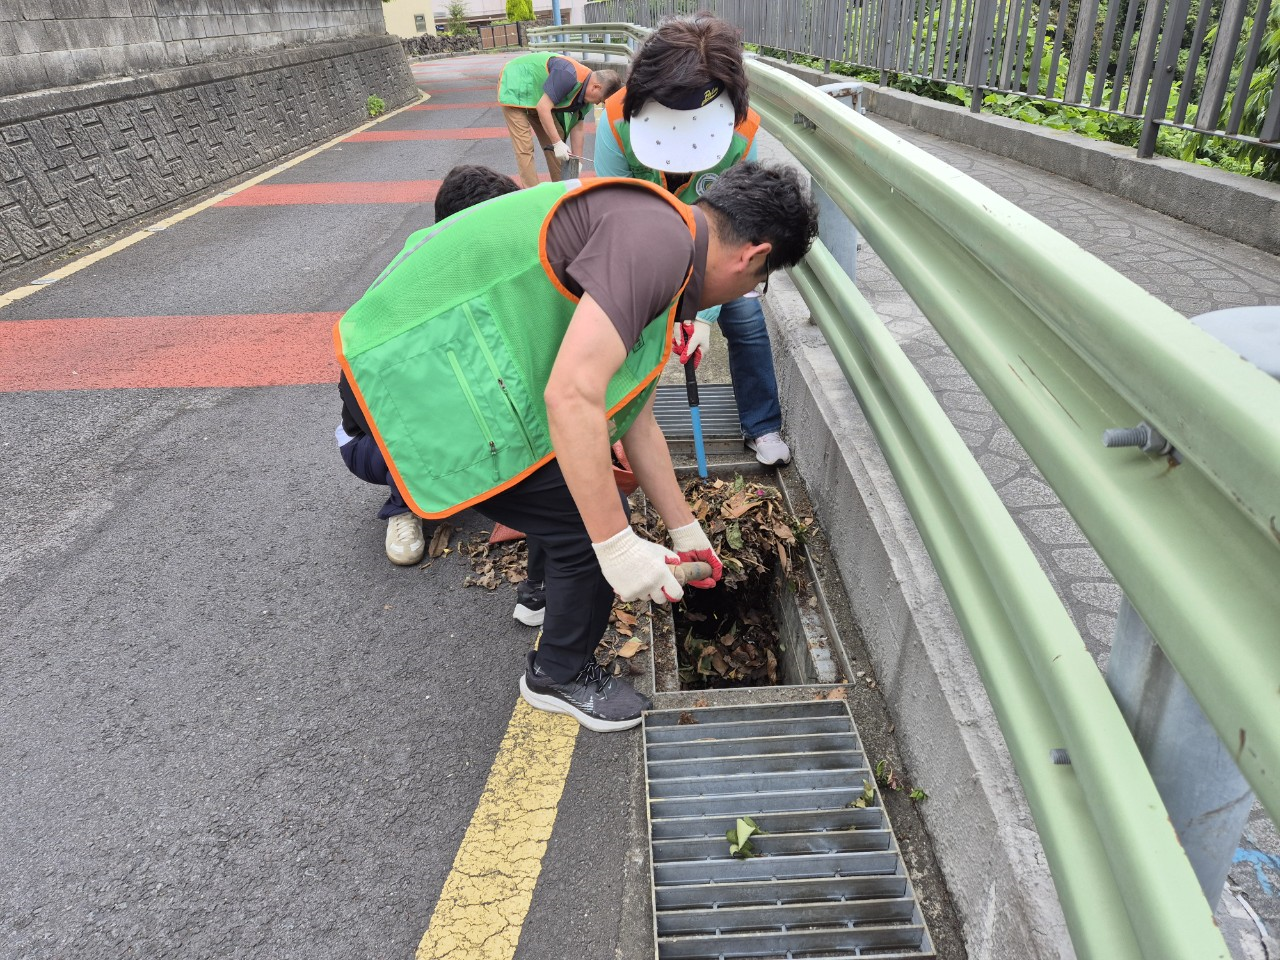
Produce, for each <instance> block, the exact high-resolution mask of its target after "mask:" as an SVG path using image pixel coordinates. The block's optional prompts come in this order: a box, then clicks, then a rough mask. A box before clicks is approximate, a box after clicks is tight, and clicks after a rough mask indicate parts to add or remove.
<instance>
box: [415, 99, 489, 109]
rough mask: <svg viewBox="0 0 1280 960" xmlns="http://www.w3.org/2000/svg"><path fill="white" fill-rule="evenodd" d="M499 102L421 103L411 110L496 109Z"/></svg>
mask: <svg viewBox="0 0 1280 960" xmlns="http://www.w3.org/2000/svg"><path fill="white" fill-rule="evenodd" d="M496 106H498V101H497V100H468V101H467V102H466V103H420V104H418V105H417V106H416V107H410V108H409V109H410V110H475V109H476V108H478V107H480V108H483V107H496Z"/></svg>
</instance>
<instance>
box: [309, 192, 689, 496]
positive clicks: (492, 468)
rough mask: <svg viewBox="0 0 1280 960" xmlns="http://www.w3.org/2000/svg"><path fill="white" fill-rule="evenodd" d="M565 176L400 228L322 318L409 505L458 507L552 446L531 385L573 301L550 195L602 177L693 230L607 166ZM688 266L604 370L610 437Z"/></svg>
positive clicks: (541, 377)
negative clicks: (347, 296) (385, 252)
mask: <svg viewBox="0 0 1280 960" xmlns="http://www.w3.org/2000/svg"><path fill="white" fill-rule="evenodd" d="M575 184H577V181H569V182H567V183H547V184H542V185H540V186H537V187H533V188H530V189H527V190H519V191H517V192H515V193H511V194H507V195H505V196H502V197H499V198H496V199H494V200H489V201H487V202H485V203H481V204H478V205H477V206H474V207H470V208H468V209H467V210H464V211H462V212H460V213H457V214H455V215H454V216H452V217H450V218H449V219H447V220H444V221H442V222H441V223H438V224H436V225H435V226H434V227H431V228H428V229H426V230H421V231H419V232H417V233H415V234H413V235H412V236H411V237H409V239H408V241H407V242H406V244H405V247H404V250H402V251H401V253H400V254H399V255H398V256H397V257H396V259H395V260H393V261H392V262H391V264H390V266H388V267H387V268H386V269H385V270H384V271H383V272H382V275H381V276H379V277H378V279H377V280H376V281H374V284H373V286H372V287H370V288H369V290H368V292H367V293H365V295H364V296H363V297H361V298H360V300H359V301H357V302H356V304H355V305H354V306H353V307H352V308H351V309H350V310H348V311H347V312H346V313H345V314H344V315H343V317H342V319H341V320H339V321H338V324H337V326H336V327H335V328H334V342H335V345H336V348H337V353H338V360H339V362H340V363H341V364H342V367H343V370H344V371H345V373H346V375H347V379H348V381H349V382H350V384H351V387H352V390H353V392H354V394H355V396H356V399H357V400H358V401H359V404H360V408H361V409H362V410H363V411H364V413H365V417H366V418H367V420H368V422H369V430H370V433H371V434H372V435H373V437H374V439H375V440H376V441H377V443H378V446H379V448H381V450H382V454H383V457H384V458H385V459H386V461H387V466H388V467H389V468H390V470H391V473H392V476H394V477H395V480H396V485H397V487H398V488H399V489H400V492H401V494H402V495H403V496H404V499H405V502H406V503H407V504H408V505H409V507H410V508H411V509H412V510H413V511H414V512H415V513H417V514H419V515H420V516H423V517H428V518H438V517H447V516H449V515H450V514H453V513H456V512H458V511H459V510H463V509H465V508H467V507H470V506H472V505H474V504H476V503H479V502H480V501H483V500H485V499H487V498H488V497H491V496H493V495H494V494H495V493H498V492H499V491H501V490H504V489H506V488H508V487H510V486H512V485H514V484H515V483H518V482H519V481H520V480H522V479H524V478H525V477H527V476H528V475H529V474H531V473H532V472H533V471H534V470H536V469H538V468H539V467H541V466H542V465H543V464H545V463H547V462H548V461H550V460H551V458H552V457H554V456H555V450H554V449H553V448H552V445H551V433H550V428H549V427H548V425H547V408H546V402H545V401H544V400H543V391H544V390H545V388H546V385H547V381H548V379H549V378H550V376H551V367H552V365H553V364H554V363H555V358H556V354H557V353H558V352H559V349H560V342H561V341H562V340H563V339H564V334H565V331H566V330H567V329H568V327H569V321H570V320H571V319H572V317H573V312H574V309H575V308H576V306H577V303H578V298H577V297H575V296H574V295H573V294H572V293H570V292H569V291H568V290H567V289H566V288H565V287H564V286H562V285H561V284H560V282H559V281H558V280H557V279H556V277H555V275H554V273H553V272H552V270H551V266H550V264H549V262H548V260H547V253H546V230H547V225H548V224H549V223H550V221H551V217H552V216H553V215H554V213H555V211H556V210H557V209H558V207H559V205H560V204H561V203H563V202H564V200H565V199H567V198H569V197H573V196H577V195H578V194H581V193H583V192H584V191H586V190H591V189H596V188H598V187H600V186H605V185H612V186H619V185H621V186H625V187H630V188H639V189H648V190H653V191H654V192H655V193H657V194H658V195H660V196H662V197H664V198H666V199H667V200H669V201H670V202H671V204H672V206H673V207H674V208H675V210H676V211H677V212H678V213H679V214H680V216H681V217H682V218H683V219H684V221H685V224H686V226H688V228H689V232H690V234H691V235H696V226H695V222H694V219H693V214H692V212H691V211H690V210H689V208H688V207H686V206H685V205H684V204H682V203H680V202H679V201H677V200H675V199H674V198H672V197H671V196H670V195H669V194H667V193H664V192H662V191H661V190H659V189H658V188H656V187H652V186H649V185H648V184H643V183H640V182H638V181H634V180H624V179H609V178H602V179H599V180H593V181H591V182H590V183H588V184H586V185H575ZM692 273H693V270H692V267H690V269H689V271H688V272H687V273H686V274H685V277H684V279H683V281H682V282H681V284H680V289H679V290H678V291H677V292H676V295H675V297H674V298H673V299H672V301H671V303H670V305H669V306H668V307H667V309H666V310H665V311H663V312H662V313H660V314H659V315H658V316H657V317H655V318H653V320H651V321H650V322H649V323H648V324H647V325H646V326H645V327H644V329H643V330H642V331H641V333H640V337H639V339H638V340H637V341H636V343H635V345H634V346H633V347H632V348H631V350H630V352H629V353H628V354H627V357H626V359H625V360H624V361H623V364H622V366H621V368H619V370H618V372H617V373H615V374H614V375H613V378H612V379H611V380H610V381H609V386H608V389H607V391H606V394H605V408H606V415H607V416H608V417H610V418H611V419H612V423H611V425H610V427H611V436H610V439H611V440H614V439H617V438H618V437H621V436H622V435H623V434H624V433H626V431H627V429H628V428H629V427H630V426H631V424H632V422H633V421H634V420H635V418H636V416H637V415H638V414H639V413H640V412H641V411H642V410H643V409H644V405H645V403H646V402H647V401H648V398H649V394H650V393H651V392H652V391H653V389H654V387H655V386H656V385H657V380H658V375H659V374H660V373H661V372H662V368H663V365H664V364H665V363H666V361H667V357H668V356H669V354H670V350H671V331H672V326H673V323H674V320H675V313H676V306H677V304H678V303H679V300H680V295H681V294H682V293H683V292H684V287H685V284H687V283H688V282H689V277H690V276H692Z"/></svg>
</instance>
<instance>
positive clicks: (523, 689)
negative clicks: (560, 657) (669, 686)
mask: <svg viewBox="0 0 1280 960" xmlns="http://www.w3.org/2000/svg"><path fill="white" fill-rule="evenodd" d="M520 695H521V696H522V697H524V699H525V700H526V701H528V703H529V705H530V706H533V707H537V708H538V709H539V710H546V711H548V712H550V713H566V714H568V715H569V716H571V717H573V718H574V719H575V720H577V721H578V722H579V723H580V724H582V725H583V726H584V727H586V728H587V729H588V730H595V731H596V732H597V733H609V732H610V731H613V730H628V729H630V728H631V727H634V726H636V725H638V724H639V723H640V721H641V719H642V717H641V714H643V713H644V712H645V711H646V710H648V709H649V708H650V707H651V706H653V704H652V703H651V702H650V700H649V698H648V697H646V696H644V695H643V694H641V693H637V692H636V689H635V688H634V687H632V686H631V684H629V683H627V682H626V681H624V680H619V679H618V678H617V677H614V676H610V675H609V674H608V673H607V672H606V671H605V670H603V669H602V668H601V667H600V665H599V664H597V663H596V661H595V658H594V657H593V658H592V659H590V660H588V661H587V662H586V663H585V664H583V667H582V669H581V670H579V671H578V675H577V676H576V677H574V678H573V679H572V680H568V681H566V682H564V683H556V682H555V681H554V680H552V679H551V678H550V677H548V676H547V675H546V674H545V673H543V672H542V671H541V670H539V669H538V667H537V666H536V665H535V664H534V653H533V651H532V650H531V651H529V659H528V662H527V664H526V665H525V670H524V676H523V677H521V678H520Z"/></svg>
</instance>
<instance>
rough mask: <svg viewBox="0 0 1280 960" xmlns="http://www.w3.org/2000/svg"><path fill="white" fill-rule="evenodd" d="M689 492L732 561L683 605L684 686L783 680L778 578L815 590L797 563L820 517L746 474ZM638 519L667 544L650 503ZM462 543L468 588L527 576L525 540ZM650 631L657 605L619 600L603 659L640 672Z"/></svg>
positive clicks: (800, 590)
mask: <svg viewBox="0 0 1280 960" xmlns="http://www.w3.org/2000/svg"><path fill="white" fill-rule="evenodd" d="M684 494H685V498H686V499H687V500H688V502H689V504H690V506H691V507H692V509H693V513H694V516H695V517H697V518H698V520H699V521H700V522H701V523H702V525H703V527H704V528H705V529H706V531H707V536H708V537H709V538H710V540H711V544H712V546H713V547H714V548H715V551H716V554H717V555H718V556H719V557H720V560H721V562H723V564H724V576H723V578H722V579H721V581H720V583H719V585H718V586H717V588H716V589H714V590H687V591H686V592H685V600H684V603H683V604H681V605H680V606H679V607H678V608H677V610H676V611H675V622H676V638H677V646H678V647H679V670H680V675H681V681H682V685H683V686H685V687H686V688H690V687H693V688H697V687H729V686H733V687H736V686H760V685H763V684H776V683H777V682H778V655H779V653H780V652H781V651H780V648H779V643H778V630H777V626H776V624H775V623H774V621H773V615H772V614H771V613H770V612H769V611H770V608H771V605H772V598H771V596H770V592H771V591H772V590H773V589H775V587H774V581H775V576H776V575H780V576H781V577H782V580H783V582H784V583H785V584H786V588H787V589H791V590H793V591H795V592H796V593H797V594H800V595H804V594H805V593H806V592H807V590H808V581H807V578H806V576H805V574H804V566H803V564H799V563H797V562H796V560H797V557H798V554H797V551H798V550H800V549H801V548H802V545H803V543H804V541H805V538H806V537H807V536H808V534H809V533H810V531H811V530H812V529H813V519H812V518H811V517H796V516H793V515H792V514H791V513H790V512H788V511H787V509H786V506H785V504H784V502H783V499H782V492H781V491H780V490H779V489H778V488H777V487H775V486H772V485H770V484H765V483H759V482H756V481H754V480H748V479H744V478H743V477H740V476H739V477H734V478H733V479H732V480H722V479H712V480H702V479H699V478H694V479H692V480H690V481H689V482H687V483H686V484H685V485H684ZM631 520H632V526H633V527H635V529H636V532H637V533H639V534H640V535H641V536H642V537H645V538H647V539H649V540H652V541H654V542H656V543H666V538H667V531H666V528H665V527H664V525H663V523H662V521H661V520H660V519H658V517H657V515H656V514H655V513H654V512H653V511H652V510H651V509H647V508H646V509H645V510H643V511H639V510H637V511H636V512H635V513H633V515H632V518H631ZM445 526H446V525H442V527H441V528H440V530H443V529H444V527H445ZM440 530H437V537H433V539H432V544H431V547H430V549H429V550H428V554H429V555H430V556H431V557H435V556H439V555H441V554H442V553H443V554H447V553H448V552H449V549H450V548H449V534H448V533H446V534H444V537H443V540H442V541H441V542H440V543H437V542H436V541H437V539H439V534H440ZM456 549H457V551H458V552H459V553H460V554H461V555H462V556H463V557H465V558H466V559H467V560H468V562H469V563H470V565H471V573H470V574H468V575H467V577H466V578H465V580H464V581H463V586H467V587H482V588H484V589H486V590H496V589H497V588H498V587H499V586H503V585H512V584H516V583H519V582H520V581H521V580H523V579H524V578H525V571H526V565H527V561H528V552H527V549H526V547H525V542H524V541H523V540H511V541H507V542H505V543H490V542H489V538H488V534H487V533H479V534H477V535H475V536H474V537H472V538H471V539H470V540H459V541H458V543H457V546H456ZM775 571H776V572H777V573H776V574H775ZM513 600H514V596H513ZM650 636H652V622H651V620H650V618H649V613H648V604H645V603H623V602H622V601H620V600H619V601H616V602H615V603H614V607H613V611H612V613H611V614H610V617H609V627H608V629H607V630H606V631H605V635H604V638H603V639H602V640H601V641H600V645H599V646H598V647H597V648H596V659H597V661H599V662H600V664H601V665H602V666H605V667H609V668H610V669H611V670H612V672H613V673H614V675H615V676H616V675H619V674H622V673H624V672H628V671H630V672H639V671H640V666H639V664H636V663H634V661H633V659H632V658H634V657H635V655H636V654H638V653H641V652H642V651H644V650H646V649H648V646H649V643H648V638H649V637H650Z"/></svg>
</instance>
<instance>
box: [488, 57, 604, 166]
mask: <svg viewBox="0 0 1280 960" xmlns="http://www.w3.org/2000/svg"><path fill="white" fill-rule="evenodd" d="M621 85H622V81H621V79H619V77H618V75H617V74H616V73H615V72H614V71H612V70H591V69H589V68H587V67H584V66H583V65H582V64H580V63H579V62H578V61H577V60H574V59H573V58H572V57H561V56H556V55H554V54H550V53H527V54H525V55H524V56H522V57H516V58H515V59H514V60H512V61H511V62H510V63H508V64H507V65H506V66H505V67H503V68H502V76H501V78H499V80H498V103H500V104H501V105H502V115H503V117H504V118H505V119H506V121H507V130H508V132H509V133H510V134H511V145H512V147H514V148H515V153H516V165H517V166H518V167H519V168H520V182H521V183H522V184H524V185H525V186H526V187H533V186H537V184H538V168H537V165H536V164H535V163H534V160H533V141H534V137H537V140H538V143H539V144H541V145H542V149H543V151H544V152H545V153H546V156H547V169H548V170H549V171H550V173H551V179H552V180H559V179H560V168H561V165H562V164H563V163H564V161H566V160H568V159H569V156H570V155H571V154H572V155H574V156H579V157H580V156H582V143H583V132H584V130H585V127H584V126H583V125H582V123H581V121H582V119H583V116H584V115H585V114H586V112H587V111H588V110H589V109H590V108H591V107H592V106H594V105H595V104H597V103H601V102H603V101H604V99H605V98H606V97H608V96H609V95H610V94H612V93H613V92H614V91H615V90H617V89H618V87H620V86H621ZM566 136H567V137H568V138H569V140H570V143H565V137H566Z"/></svg>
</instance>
